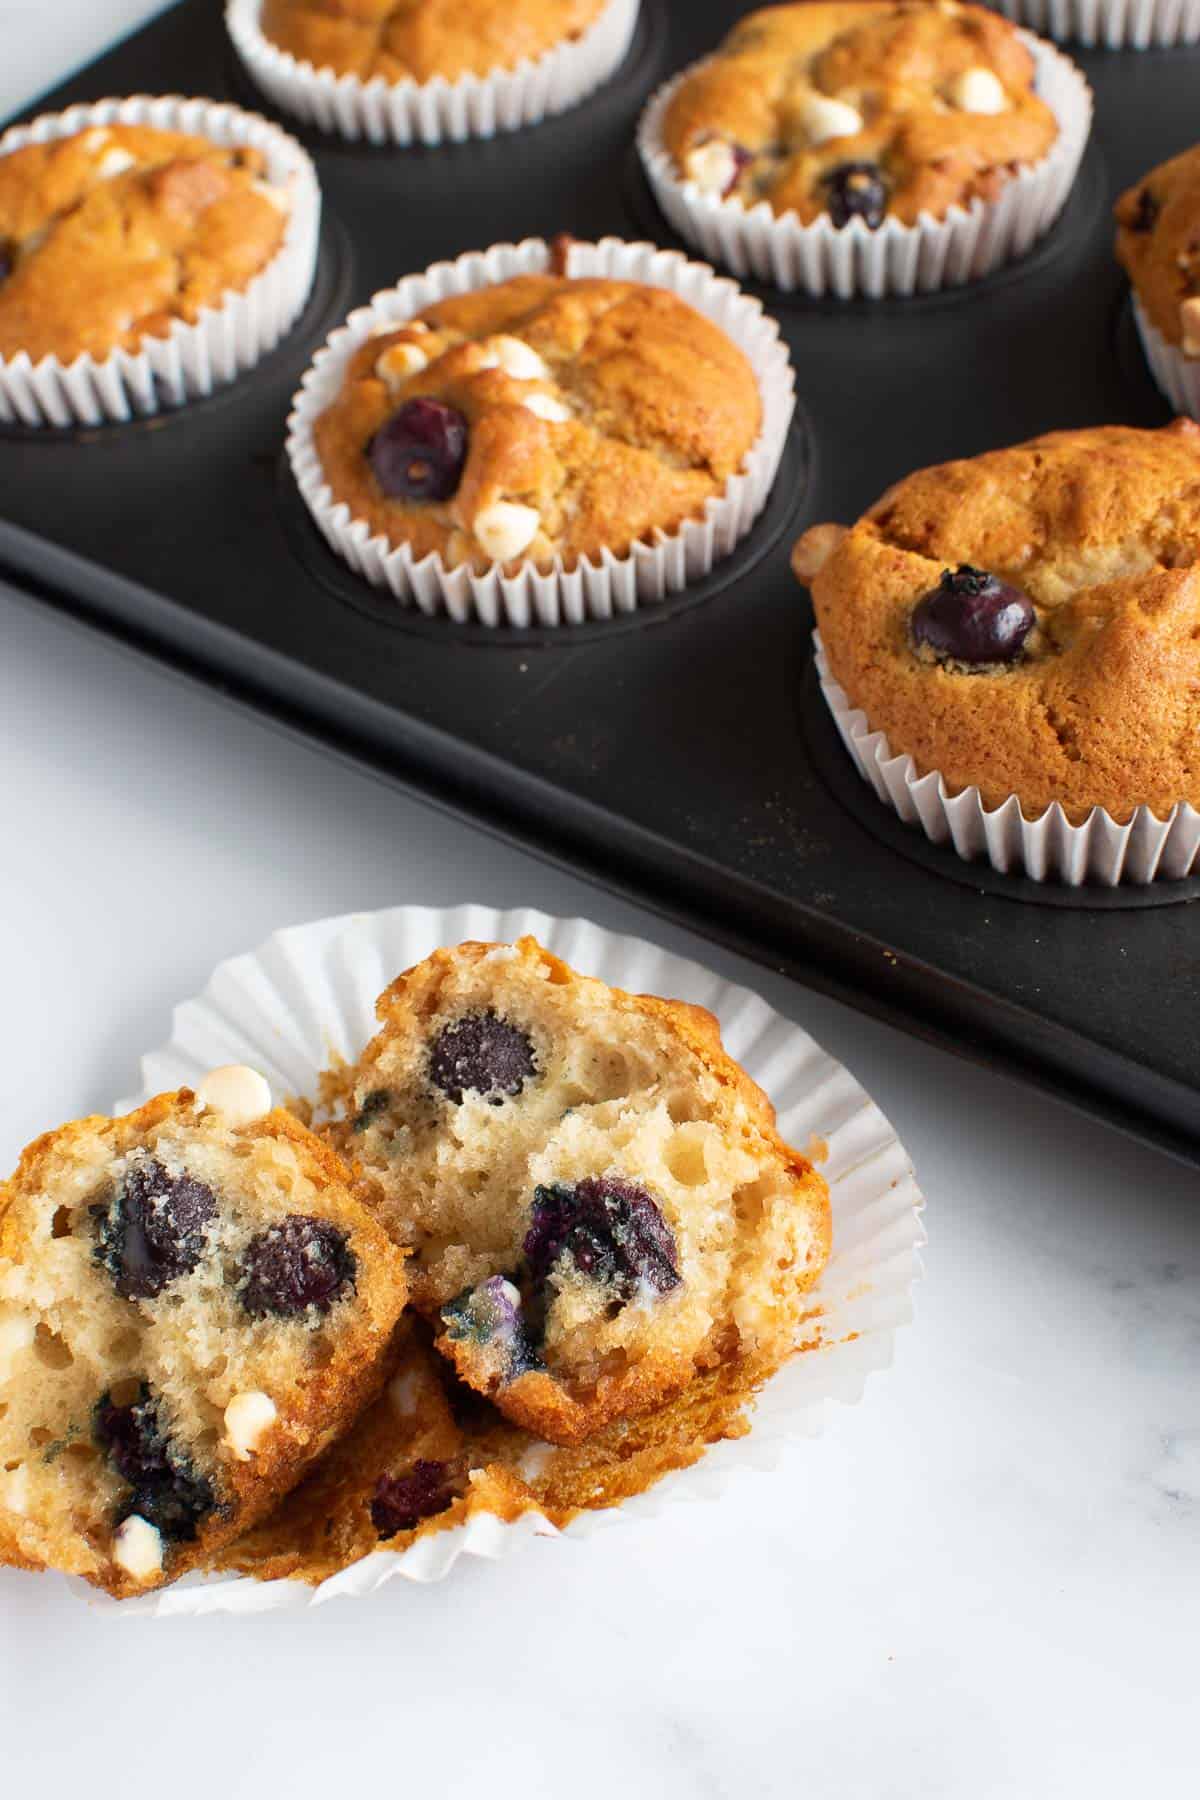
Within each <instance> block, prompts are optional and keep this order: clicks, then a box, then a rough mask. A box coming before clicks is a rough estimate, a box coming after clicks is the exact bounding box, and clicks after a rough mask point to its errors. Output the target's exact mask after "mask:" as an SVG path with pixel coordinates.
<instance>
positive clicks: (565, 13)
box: [260, 0, 608, 81]
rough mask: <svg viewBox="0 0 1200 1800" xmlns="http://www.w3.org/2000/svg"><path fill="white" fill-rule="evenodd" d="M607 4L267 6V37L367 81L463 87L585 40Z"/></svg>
mask: <svg viewBox="0 0 1200 1800" xmlns="http://www.w3.org/2000/svg"><path fill="white" fill-rule="evenodd" d="M607 3H608V0H264V5H263V9H262V17H261V21H260V24H261V28H262V32H263V35H264V37H266V38H268V39H269V40H270V41H271V43H273V44H276V45H278V47H279V49H281V50H286V51H287V52H288V53H289V55H291V56H294V57H295V58H296V59H297V61H299V62H307V63H311V64H312V65H313V67H314V68H316V69H334V70H336V72H337V73H338V74H339V75H356V76H358V78H359V79H360V80H361V81H369V80H371V79H372V78H373V77H375V76H382V77H383V79H384V80H385V81H432V79H433V77H434V76H435V75H441V76H444V77H445V79H446V80H447V81H457V80H458V79H459V77H460V76H463V75H487V74H490V73H491V72H492V71H493V70H495V69H515V68H516V66H517V64H518V63H520V62H524V61H525V60H526V59H529V60H532V59H534V58H536V57H539V56H543V55H545V53H546V52H547V51H548V50H553V49H554V48H555V46H556V45H558V44H561V43H564V42H566V41H567V40H568V39H571V38H577V37H581V36H582V35H583V33H584V32H585V31H586V30H587V28H588V26H589V25H591V24H592V22H593V21H594V20H595V19H597V18H598V17H599V16H600V14H601V13H602V12H603V10H604V7H605V6H606V5H607Z"/></svg>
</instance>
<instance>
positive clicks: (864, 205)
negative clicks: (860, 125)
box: [824, 162, 888, 231]
mask: <svg viewBox="0 0 1200 1800" xmlns="http://www.w3.org/2000/svg"><path fill="white" fill-rule="evenodd" d="M824 185H825V190H826V194H827V196H828V201H827V203H828V206H829V216H830V218H831V219H832V220H833V223H834V225H835V226H836V227H837V229H838V230H839V231H840V230H841V229H842V227H843V226H844V225H848V224H849V223H850V221H851V219H861V220H862V222H863V224H864V225H865V226H866V227H867V229H868V231H878V229H879V227H880V226H881V225H882V224H883V215H884V214H885V212H886V211H887V202H888V191H887V183H886V182H885V181H884V179H883V175H882V173H881V172H880V170H879V169H878V168H877V167H876V165H875V164H874V163H867V162H849V163H839V164H838V166H837V168H836V169H830V171H829V173H828V174H827V175H826V176H825V177H824Z"/></svg>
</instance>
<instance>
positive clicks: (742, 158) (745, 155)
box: [721, 142, 754, 200]
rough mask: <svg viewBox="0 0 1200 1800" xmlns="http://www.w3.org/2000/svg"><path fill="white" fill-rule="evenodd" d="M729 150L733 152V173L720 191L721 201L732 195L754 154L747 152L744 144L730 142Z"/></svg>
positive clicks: (750, 151)
mask: <svg viewBox="0 0 1200 1800" xmlns="http://www.w3.org/2000/svg"><path fill="white" fill-rule="evenodd" d="M729 148H730V150H731V151H732V152H733V173H732V175H731V176H730V177H729V180H728V181H727V182H726V183H725V186H724V187H723V188H722V190H721V198H722V200H728V198H729V196H730V194H732V192H733V190H734V188H735V187H736V186H737V184H738V182H739V181H740V180H741V179H742V173H743V171H744V170H745V169H747V168H749V166H750V164H751V163H752V162H753V161H754V152H753V151H752V150H747V149H746V147H745V145H744V144H735V143H732V142H731V143H730V145H729Z"/></svg>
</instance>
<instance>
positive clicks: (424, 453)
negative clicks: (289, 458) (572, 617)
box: [314, 275, 762, 568]
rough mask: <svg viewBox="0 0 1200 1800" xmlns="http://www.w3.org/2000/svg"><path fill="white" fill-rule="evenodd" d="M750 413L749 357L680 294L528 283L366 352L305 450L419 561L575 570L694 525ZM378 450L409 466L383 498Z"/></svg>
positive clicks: (734, 464)
mask: <svg viewBox="0 0 1200 1800" xmlns="http://www.w3.org/2000/svg"><path fill="white" fill-rule="evenodd" d="M430 402H432V403H433V405H432V406H430V405H429V403H430ZM417 403H423V404H421V405H419V406H418V405H417ZM414 407H416V411H415V412H414V410H413V409H414ZM761 417H762V403H761V400H760V397H759V392H758V386H757V383H756V381H755V378H754V373H753V371H752V369H751V367H750V364H749V363H748V362H747V360H746V358H745V356H744V355H743V354H742V352H741V351H740V350H739V349H738V347H737V345H736V344H734V343H733V341H732V340H731V339H730V338H728V337H727V336H726V335H725V333H724V332H723V331H721V330H720V328H719V327H718V326H716V325H714V324H712V323H711V321H710V320H708V319H706V318H704V317H703V316H702V315H701V314H700V313H698V312H696V311H695V309H694V308H693V307H690V306H688V305H687V304H686V303H685V302H684V301H682V300H680V299H678V298H677V297H676V296H675V295H674V294H671V293H668V292H666V291H665V290H664V289H662V288H654V287H647V286H644V285H642V284H640V283H636V282H626V281H605V280H573V279H571V278H569V277H566V276H557V275H522V276H518V277H517V278H516V279H515V280H512V281H505V282H501V283H499V284H497V285H496V286H494V287H488V288H482V289H480V290H478V291H477V292H475V293H470V294H463V295H459V296H456V297H455V298H453V299H450V300H443V301H441V302H440V303H439V304H437V305H436V306H431V307H429V308H427V309H426V310H425V311H424V312H423V313H421V314H419V315H418V317H417V318H415V319H413V320H411V321H410V322H409V323H408V324H406V325H403V326H400V327H398V328H397V329H396V330H394V331H385V332H383V333H382V334H380V335H378V336H376V337H373V338H371V339H369V340H368V341H367V342H366V343H365V344H363V345H362V346H361V347H360V348H359V349H358V351H357V352H356V353H355V355H354V356H353V357H352V359H351V361H350V365H349V368H348V370H347V373H346V379H345V382H344V384H343V387H342V390H341V392H340V393H339V395H338V396H337V398H336V399H335V400H334V402H333V404H332V405H331V406H330V407H328V408H327V410H326V411H325V412H324V413H322V414H321V416H320V417H319V418H318V419H317V421H316V424H315V427H314V437H315V441H316V447H317V451H318V454H319V456H320V459H321V463H322V466H323V468H324V472H325V476H326V479H327V480H328V482H329V484H330V487H331V488H332V490H333V494H334V497H335V498H336V499H337V500H341V501H344V502H345V503H346V504H347V505H348V506H349V508H350V510H351V512H352V513H353V514H354V516H355V517H356V518H360V519H365V520H366V521H367V523H368V524H369V525H370V527H371V529H372V532H373V533H376V534H378V535H381V536H383V537H386V538H387V539H388V540H389V542H390V543H391V544H393V545H400V544H408V545H410V546H411V548H412V551H413V554H414V556H416V557H423V556H427V555H429V554H430V553H431V552H435V551H436V552H437V553H439V554H440V555H441V556H442V558H443V560H444V561H445V562H446V563H447V564H448V565H451V566H453V565H456V564H459V563H470V564H472V565H473V566H475V567H476V568H487V567H488V566H490V564H491V563H492V562H493V561H495V562H499V563H502V564H508V563H513V562H517V561H520V560H521V559H523V558H534V559H536V560H537V561H538V562H539V563H542V564H548V563H550V562H552V561H553V558H554V557H555V556H556V555H559V556H561V557H562V558H563V559H564V561H565V562H566V563H567V564H568V565H572V564H574V563H575V562H576V561H577V560H578V559H579V558H580V557H592V558H595V557H597V556H598V555H599V553H600V551H601V550H603V549H606V548H607V549H609V550H611V551H612V552H613V553H614V554H616V555H623V554H625V553H626V552H627V551H628V550H629V548H630V546H631V544H632V543H633V542H634V541H635V540H637V539H641V538H646V537H647V536H649V535H650V534H652V533H653V532H654V530H655V529H656V528H657V529H661V530H663V531H667V532H670V531H674V530H676V529H678V527H680V526H681V525H682V524H683V522H684V520H686V519H688V518H692V517H698V516H702V515H703V510H704V503H705V501H706V500H708V499H710V498H712V497H713V496H714V495H719V494H720V493H722V492H723V490H724V487H725V484H726V482H727V481H728V480H729V478H730V476H732V475H734V474H735V473H736V472H737V471H738V469H739V468H740V467H741V465H742V463H743V461H744V460H745V457H746V454H747V452H748V451H749V450H750V448H751V446H752V445H753V443H754V441H755V438H756V437H757V435H758V431H759V426H760V422H761ZM409 421H413V422H414V428H415V430H416V432H417V433H418V434H419V433H421V432H425V433H426V436H425V437H424V438H423V439H422V440H421V441H418V437H417V436H409V437H406V435H405V433H406V432H407V431H408V429H409ZM384 428H386V430H385V429H384ZM389 440H391V441H393V442H394V443H395V444H398V445H400V446H401V447H402V446H403V445H404V444H405V443H406V442H411V443H412V445H413V453H412V456H411V458H405V457H404V456H403V455H400V456H393V457H392V459H391V462H392V468H393V470H398V473H399V480H396V479H391V480H389V482H388V485H389V487H390V488H391V490H392V491H391V492H385V489H384V487H383V486H381V483H380V472H381V471H382V470H383V465H382V462H381V456H380V451H381V447H384V446H386V444H387V443H388V441H389ZM383 473H384V476H385V479H387V473H386V471H383ZM422 489H423V490H425V493H426V497H419V491H420V490H422Z"/></svg>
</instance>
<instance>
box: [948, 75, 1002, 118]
mask: <svg viewBox="0 0 1200 1800" xmlns="http://www.w3.org/2000/svg"><path fill="white" fill-rule="evenodd" d="M946 98H947V99H948V100H949V102H950V104H951V105H952V106H957V107H958V109H959V111H960V112H969V113H1002V112H1007V111H1008V95H1007V94H1006V93H1005V91H1004V88H1003V86H1002V84H1001V82H1000V80H999V78H998V77H997V76H995V75H993V74H992V71H991V70H990V69H964V70H963V72H962V74H961V75H956V76H955V77H954V80H953V81H952V82H951V83H950V85H949V87H948V88H947V89H946Z"/></svg>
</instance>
